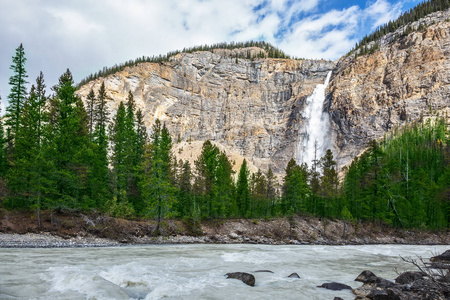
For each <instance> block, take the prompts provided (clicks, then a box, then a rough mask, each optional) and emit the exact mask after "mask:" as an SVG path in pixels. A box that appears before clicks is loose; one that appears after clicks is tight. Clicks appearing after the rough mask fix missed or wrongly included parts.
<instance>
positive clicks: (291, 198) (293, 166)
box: [281, 159, 310, 214]
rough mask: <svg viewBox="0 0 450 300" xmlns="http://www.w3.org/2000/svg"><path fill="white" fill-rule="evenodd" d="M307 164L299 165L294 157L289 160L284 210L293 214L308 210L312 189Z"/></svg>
mask: <svg viewBox="0 0 450 300" xmlns="http://www.w3.org/2000/svg"><path fill="white" fill-rule="evenodd" d="M307 180H308V170H307V166H306V165H305V164H303V165H302V166H299V165H297V163H296V162H295V160H294V159H291V160H290V161H289V162H288V165H287V167H286V175H285V177H284V180H283V198H282V206H281V209H282V212H283V213H285V214H292V213H294V212H304V211H306V205H307V200H308V197H309V195H310V189H309V186H308V183H307Z"/></svg>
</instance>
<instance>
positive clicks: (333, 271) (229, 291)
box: [0, 245, 448, 299]
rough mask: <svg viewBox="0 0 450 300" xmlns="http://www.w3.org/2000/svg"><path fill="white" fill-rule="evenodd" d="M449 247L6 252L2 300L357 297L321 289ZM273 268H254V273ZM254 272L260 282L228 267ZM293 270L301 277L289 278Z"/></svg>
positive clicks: (403, 266)
mask: <svg viewBox="0 0 450 300" xmlns="http://www.w3.org/2000/svg"><path fill="white" fill-rule="evenodd" d="M446 249H448V246H415V245H414V246H413V245H411V246H407V245H366V246H317V245H315V246H313V245H302V246H298V245H296V246H268V245H162V246H129V247H110V248H64V249H56V248H46V249H30V248H22V249H0V257H1V264H0V299H333V298H334V297H336V296H337V297H341V298H343V299H353V298H354V297H353V295H352V293H351V292H350V291H329V290H325V289H322V288H317V287H316V286H317V285H321V284H322V283H325V282H330V281H336V282H340V283H344V284H347V285H350V286H352V287H353V288H355V287H358V286H360V285H361V284H360V283H359V282H355V281H353V280H354V279H355V278H356V276H357V275H359V273H361V272H362V271H363V270H365V269H368V270H371V271H372V272H374V273H375V274H376V275H378V276H381V277H384V278H386V279H394V278H395V277H396V276H397V275H396V273H395V268H397V269H398V271H405V270H407V269H409V270H414V267H412V266H411V265H409V264H407V263H405V262H403V261H402V259H401V258H400V255H402V256H411V257H416V256H417V255H420V256H422V257H424V258H429V257H431V256H433V255H435V254H436V253H442V252H444V251H445V250H446ZM262 269H265V270H271V271H273V272H274V273H255V272H254V271H256V270H262ZM238 271H241V272H249V273H252V274H254V275H255V278H256V284H255V287H250V286H247V285H245V284H243V283H242V282H241V281H239V280H236V279H225V276H224V274H226V273H228V272H238ZM293 272H296V273H298V274H299V275H300V277H301V278H300V279H294V278H287V276H288V275H289V274H291V273H293Z"/></svg>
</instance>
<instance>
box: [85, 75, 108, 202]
mask: <svg viewBox="0 0 450 300" xmlns="http://www.w3.org/2000/svg"><path fill="white" fill-rule="evenodd" d="M106 104H107V97H106V88H105V83H104V82H102V84H101V86H100V89H99V90H98V94H97V98H96V103H95V106H94V120H95V127H94V132H93V155H94V158H93V162H92V171H91V174H90V182H91V184H90V186H91V197H93V198H95V199H96V201H97V202H99V203H98V204H99V205H100V204H101V203H103V202H104V201H105V200H106V198H107V197H109V196H110V193H109V191H110V190H109V169H108V136H107V131H106V129H107V127H108V123H109V112H108V109H107V106H106ZM88 119H89V116H88Z"/></svg>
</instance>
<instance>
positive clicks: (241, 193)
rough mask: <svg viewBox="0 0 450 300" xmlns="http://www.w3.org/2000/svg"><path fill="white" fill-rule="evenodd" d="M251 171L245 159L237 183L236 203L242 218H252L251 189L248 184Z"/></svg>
mask: <svg viewBox="0 0 450 300" xmlns="http://www.w3.org/2000/svg"><path fill="white" fill-rule="evenodd" d="M249 175H250V171H249V169H248V167H247V160H246V159H244V161H243V162H242V165H241V168H240V169H239V173H238V179H237V182H236V203H237V207H238V210H239V213H240V215H241V216H250V215H251V214H252V210H251V207H250V187H249V184H248V181H249Z"/></svg>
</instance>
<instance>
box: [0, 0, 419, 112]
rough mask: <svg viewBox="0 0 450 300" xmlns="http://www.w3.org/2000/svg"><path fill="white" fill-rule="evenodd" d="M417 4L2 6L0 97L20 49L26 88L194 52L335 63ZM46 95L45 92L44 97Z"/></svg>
mask: <svg viewBox="0 0 450 300" xmlns="http://www.w3.org/2000/svg"><path fill="white" fill-rule="evenodd" d="M419 2H420V1H416V0H402V1H393V0H370V1H332V0H227V1H223V0H164V1H160V0H95V1H92V0H64V1H60V0H0V41H1V43H0V96H1V97H2V102H3V103H5V102H6V99H7V95H8V94H9V86H8V78H9V77H10V76H11V71H10V69H9V66H10V64H11V57H12V56H13V55H14V51H15V49H16V48H17V46H18V45H19V44H20V43H23V45H24V47H25V52H26V57H27V59H28V61H27V66H26V67H27V71H28V75H29V78H28V81H30V82H34V81H35V78H36V77H37V76H38V75H39V72H40V71H43V73H44V76H45V79H46V82H47V86H48V87H50V86H52V85H54V84H55V83H56V82H57V80H58V77H59V76H60V75H61V74H62V73H63V72H64V71H65V69H66V68H70V70H71V71H72V73H73V75H74V79H75V81H79V80H81V79H82V78H83V77H85V76H87V75H89V74H90V73H94V72H96V71H98V70H99V69H101V68H102V67H103V66H112V65H114V64H116V63H121V62H124V61H127V60H129V59H134V58H136V57H141V56H143V55H146V56H152V55H159V54H164V53H166V52H168V51H172V50H177V49H182V48H184V47H190V46H195V45H200V44H212V43H218V42H223V41H227V42H231V41H247V40H265V41H267V42H270V43H272V44H273V45H275V46H277V47H279V48H280V49H282V50H284V51H285V52H286V53H287V54H289V55H291V56H295V57H302V58H317V59H318V58H324V59H330V60H336V59H338V58H339V57H340V56H341V55H343V54H345V53H347V52H348V51H349V50H350V49H351V48H352V47H353V46H354V45H355V43H356V42H357V41H358V40H360V39H361V38H362V37H363V36H364V35H366V34H367V33H370V32H371V31H372V30H373V29H375V28H376V27H377V26H379V25H382V24H384V23H386V22H387V21H389V20H391V19H395V18H397V17H398V16H399V15H400V14H401V13H402V12H403V11H405V10H407V9H410V8H411V7H414V6H415V5H417V4H418V3H419ZM47 90H48V91H49V92H50V88H48V89H47Z"/></svg>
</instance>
